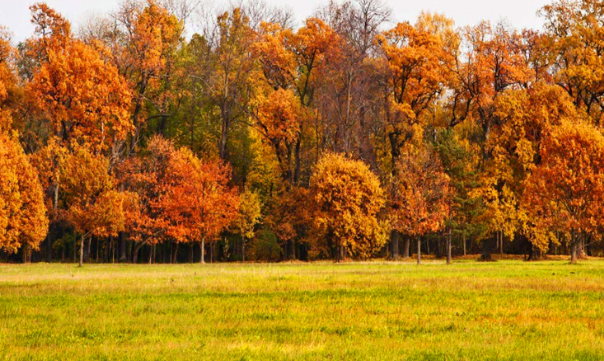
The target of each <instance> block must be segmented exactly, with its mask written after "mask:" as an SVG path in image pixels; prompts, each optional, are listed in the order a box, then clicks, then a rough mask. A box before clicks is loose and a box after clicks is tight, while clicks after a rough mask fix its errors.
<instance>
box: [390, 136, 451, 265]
mask: <svg viewBox="0 0 604 361" xmlns="http://www.w3.org/2000/svg"><path fill="white" fill-rule="evenodd" d="M396 166H397V168H398V171H397V174H398V176H397V177H396V178H394V179H393V180H392V187H393V188H394V190H393V192H392V194H393V198H392V200H391V202H392V206H391V218H392V226H393V227H394V229H396V230H397V231H399V232H401V233H403V234H406V235H408V236H411V237H413V238H415V239H416V240H417V264H420V262H421V237H423V236H425V235H426V234H427V233H430V232H436V231H438V230H440V229H442V227H443V226H444V223H445V220H446V219H447V218H448V217H449V207H450V197H451V189H450V187H449V177H448V176H447V175H446V174H445V172H444V170H443V167H442V164H441V163H440V159H439V158H438V156H437V154H436V153H435V152H432V151H430V150H428V149H426V148H419V149H416V150H415V151H413V152H412V151H407V152H405V153H404V154H403V155H402V156H401V157H400V158H399V160H398V161H397V164H396ZM450 247H451V244H450V242H449V243H448V245H447V248H448V249H450ZM447 253H449V252H447Z"/></svg>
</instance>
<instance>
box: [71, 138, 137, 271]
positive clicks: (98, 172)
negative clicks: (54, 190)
mask: <svg viewBox="0 0 604 361" xmlns="http://www.w3.org/2000/svg"><path fill="white" fill-rule="evenodd" d="M60 172H61V173H60V177H61V180H62V182H61V187H62V189H63V192H64V198H65V202H66V204H67V209H66V210H65V212H64V216H65V219H66V220H67V221H68V222H69V223H70V224H71V225H72V226H73V227H74V229H75V230H76V232H77V233H78V234H79V236H80V261H79V263H80V266H82V264H83V262H84V246H85V239H86V237H89V236H91V235H95V236H110V235H112V236H115V235H117V233H118V232H120V231H123V230H124V229H125V212H124V207H125V202H127V201H128V198H127V197H128V195H127V194H126V193H123V192H118V191H116V190H115V188H114V186H115V180H114V179H113V177H112V176H111V175H110V174H109V161H108V160H107V159H106V158H105V157H103V156H102V155H95V154H94V153H93V152H92V151H91V150H90V149H88V148H86V147H85V146H75V147H74V150H73V152H70V153H69V154H67V156H66V157H65V160H64V161H63V162H62V164H61V169H60Z"/></svg>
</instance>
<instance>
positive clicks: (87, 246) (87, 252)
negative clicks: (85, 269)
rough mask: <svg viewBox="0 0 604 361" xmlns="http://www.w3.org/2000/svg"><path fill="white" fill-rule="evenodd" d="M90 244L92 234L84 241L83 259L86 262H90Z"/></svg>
mask: <svg viewBox="0 0 604 361" xmlns="http://www.w3.org/2000/svg"><path fill="white" fill-rule="evenodd" d="M91 245H92V236H91V237H88V242H86V256H85V260H86V262H88V263H90V262H91V260H90V247H91Z"/></svg>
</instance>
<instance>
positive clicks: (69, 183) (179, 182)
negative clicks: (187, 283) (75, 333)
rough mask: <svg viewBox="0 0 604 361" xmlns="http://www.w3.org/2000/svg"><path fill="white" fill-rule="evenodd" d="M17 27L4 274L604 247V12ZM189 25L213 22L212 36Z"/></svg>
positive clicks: (36, 11)
mask: <svg viewBox="0 0 604 361" xmlns="http://www.w3.org/2000/svg"><path fill="white" fill-rule="evenodd" d="M30 10H31V22H32V23H33V24H34V26H35V32H34V33H33V34H31V37H29V38H28V39H27V40H25V41H22V42H19V43H14V42H13V40H12V39H11V32H10V29H7V28H4V27H0V261H2V262H25V263H28V262H40V261H42V262H76V263H79V264H80V265H82V264H83V263H113V262H115V263H117V262H131V263H149V264H151V263H186V262H200V263H205V262H226V261H232V262H243V261H264V262H267V261H268V262H276V261H290V260H299V261H312V260H334V261H336V262H340V261H345V260H368V259H372V258H379V259H390V260H398V259H401V258H403V259H407V258H410V257H415V258H416V260H417V263H418V264H419V263H420V262H421V259H422V255H428V256H429V257H434V258H442V259H443V260H446V262H447V263H450V262H451V259H452V257H457V256H460V257H461V256H468V257H469V256H470V255H476V256H475V257H474V258H479V259H481V260H485V261H488V260H491V259H492V256H493V257H494V255H495V254H501V255H503V254H504V253H505V254H514V255H524V257H525V258H526V259H530V260H536V259H540V258H543V257H547V256H549V255H552V256H553V255H564V256H567V257H569V258H570V260H571V262H572V263H575V262H577V261H578V260H580V259H582V258H585V257H588V256H601V255H603V254H604V243H603V242H602V239H603V235H604V133H603V132H604V129H603V128H602V126H603V125H604V124H602V120H603V119H604V61H603V58H602V56H603V52H604V1H602V0H556V1H555V2H553V3H551V4H550V5H547V6H545V7H543V8H542V9H541V10H540V12H539V16H541V17H542V19H543V21H544V26H543V28H542V29H515V28H513V27H511V26H510V25H509V24H507V23H506V22H500V23H490V22H486V21H484V22H481V23H479V24H476V25H473V26H466V27H458V26H456V25H455V23H454V22H453V20H451V19H450V18H448V17H447V15H446V14H439V13H428V12H424V13H422V14H421V15H420V16H419V17H418V18H417V19H416V20H415V21H414V22H399V23H394V22H393V21H392V18H393V14H392V12H391V10H390V9H389V8H388V7H387V5H386V4H385V3H384V2H382V1H381V0H343V1H336V0H333V1H331V2H327V1H326V2H325V3H324V4H323V5H322V6H320V7H319V8H318V9H317V10H316V12H315V13H314V14H313V16H312V17H309V18H307V19H300V20H302V21H300V23H299V24H297V23H296V19H295V17H294V14H293V13H292V12H291V11H289V10H287V9H286V8H279V7H274V6H269V5H267V4H264V3H262V2H260V1H254V0H252V1H248V2H242V3H239V5H236V6H226V5H225V6H224V9H223V10H221V11H218V12H216V11H206V10H207V9H206V10H204V9H203V8H202V6H201V3H199V2H198V1H195V0H145V1H142V0H123V1H121V2H120V5H119V6H117V7H116V8H115V9H114V10H113V11H112V12H111V13H107V14H102V15H100V16H97V17H94V18H90V19H88V20H87V21H86V22H83V23H82V24H81V26H78V27H77V28H75V27H72V25H71V23H70V21H69V20H68V19H66V18H65V17H64V16H62V15H61V14H60V13H58V12H56V11H55V10H53V9H52V8H51V7H49V6H47V5H46V4H44V3H38V4H35V5H33V6H31V7H30ZM190 29H196V30H195V31H194V32H193V31H190Z"/></svg>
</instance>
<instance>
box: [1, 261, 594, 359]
mask: <svg viewBox="0 0 604 361" xmlns="http://www.w3.org/2000/svg"><path fill="white" fill-rule="evenodd" d="M0 359H9V360H13V359H15V360H47V359H48V360H50V359H54V360H59V359H60V360H66V359H73V360H75V359H77V360H82V359H94V360H143V359H148V360H200V359H201V360H294V359H296V360H395V359H401V360H602V359H604V261H586V262H583V263H580V264H578V265H569V264H568V263H567V262H565V261H544V262H535V263H526V262H522V261H500V262H496V263H477V262H473V261H463V262H458V263H455V264H453V265H451V266H446V265H444V264H442V262H438V263H437V262H433V263H427V264H425V265H422V266H419V267H418V266H415V265H414V264H412V263H396V264H394V263H350V264H342V265H335V264H331V263H316V264H257V265H255V264H245V265H241V264H216V265H206V266H201V265H197V264H195V265H193V264H191V265H86V266H85V267H84V268H82V269H78V268H77V267H75V266H74V265H66V264H53V265H48V264H33V265H0Z"/></svg>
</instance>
